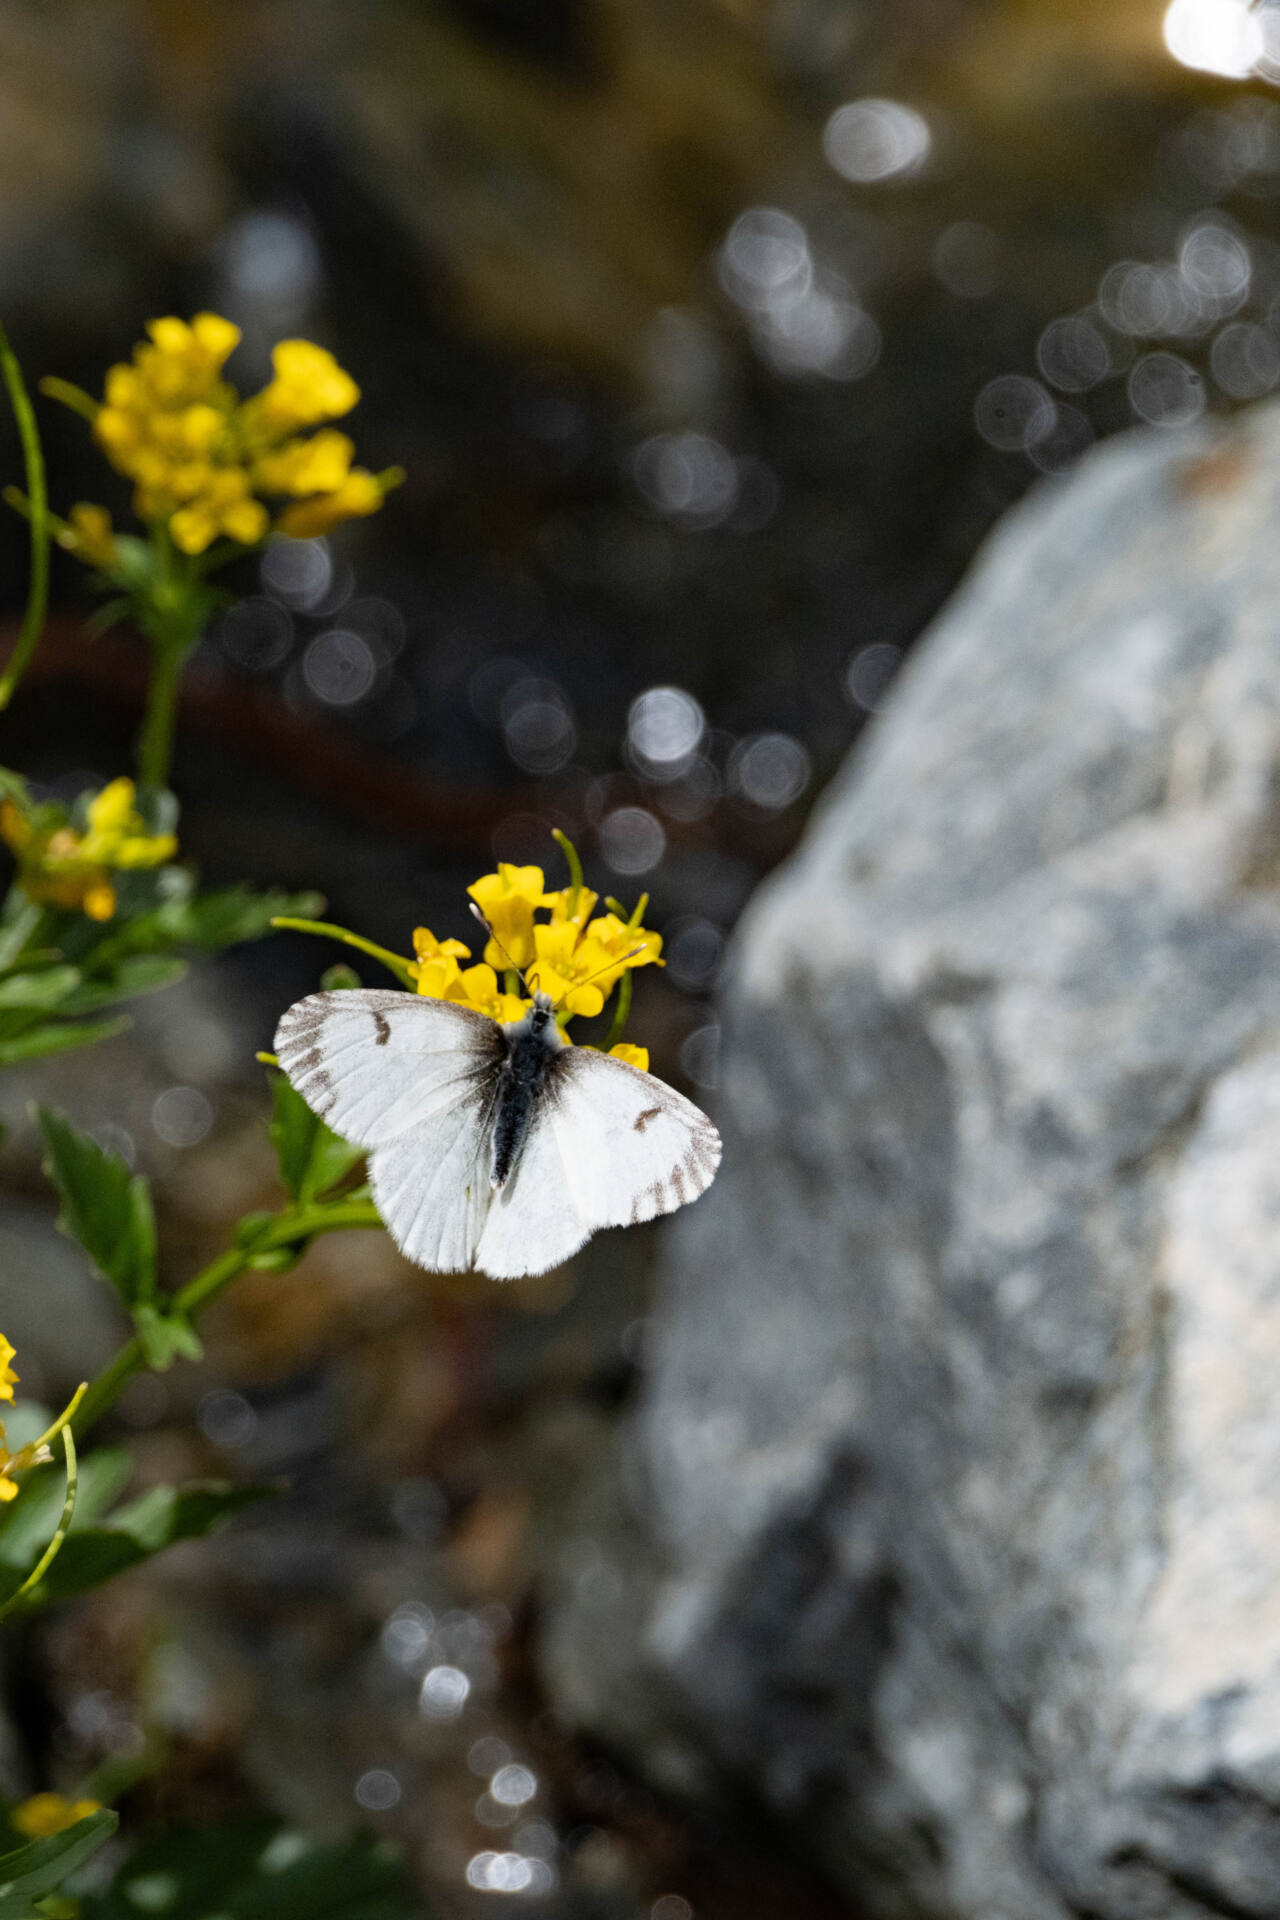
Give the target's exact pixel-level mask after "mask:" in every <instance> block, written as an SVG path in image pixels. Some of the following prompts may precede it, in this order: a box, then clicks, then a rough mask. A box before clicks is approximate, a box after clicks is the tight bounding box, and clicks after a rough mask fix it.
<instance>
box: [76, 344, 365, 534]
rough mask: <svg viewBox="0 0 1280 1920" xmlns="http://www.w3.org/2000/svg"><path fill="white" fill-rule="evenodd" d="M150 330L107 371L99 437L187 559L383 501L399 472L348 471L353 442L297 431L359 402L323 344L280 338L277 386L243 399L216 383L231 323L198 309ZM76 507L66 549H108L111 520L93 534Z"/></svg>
mask: <svg viewBox="0 0 1280 1920" xmlns="http://www.w3.org/2000/svg"><path fill="white" fill-rule="evenodd" d="M147 331H148V333H149V334H150V336H151V337H150V339H149V340H146V341H143V342H142V343H141V344H140V345H138V346H137V347H135V349H134V353H133V359H132V362H131V363H129V364H128V365H121V366H115V367H112V368H111V370H110V372H109V373H108V375H107V382H106V392H105V397H104V400H103V404H102V406H101V407H99V409H98V411H97V414H96V416H95V419H94V433H95V435H96V437H97V439H98V442H99V444H100V445H101V446H102V448H103V449H104V450H105V452H106V454H107V456H108V458H109V459H110V461H111V463H112V465H113V466H114V467H116V468H117V470H118V471H119V472H120V473H123V474H125V475H127V477H128V478H129V479H130V480H132V481H133V482H134V485H135V489H136V491H135V494H134V504H135V507H136V509H137V513H138V517H139V519H141V520H144V521H146V522H147V523H148V524H151V525H155V524H157V523H159V524H162V525H166V526H167V527H168V529H169V533H170V535H171V537H172V539H173V542H174V544H175V546H177V547H179V548H181V550H182V551H183V552H184V553H190V554H197V553H203V552H204V551H205V549H206V548H207V547H209V546H210V545H212V543H213V541H214V540H216V539H217V538H218V537H219V536H225V537H226V538H228V539H230V540H235V541H238V542H240V544H241V545H243V546H254V545H256V543H257V542H258V541H259V540H261V539H263V538H264V536H265V535H266V534H267V533H268V532H269V531H271V530H272V529H273V527H274V530H275V531H276V532H278V533H286V534H292V535H294V536H295V537H297V538H299V539H305V538H309V537H311V536H313V535H316V534H321V533H327V532H328V531H329V530H330V528H331V527H335V526H337V525H338V523H339V521H342V520H349V519H352V518H353V517H355V516H357V515H360V514H367V513H373V512H375V511H376V510H377V508H378V507H380V506H381V505H382V500H383V496H384V495H385V493H386V491H387V489H388V487H389V486H391V485H394V483H395V480H396V479H397V478H398V477H399V476H398V475H395V474H392V473H388V474H381V475H379V474H374V473H368V472H366V471H365V470H364V469H363V468H361V467H353V466H352V464H351V461H352V457H353V455H354V453H355V447H354V446H353V444H352V442H351V441H350V440H349V439H348V438H347V436H346V434H344V433H338V432H336V431H335V430H334V429H333V428H331V427H322V430H321V431H320V432H318V433H314V434H311V435H310V436H309V437H306V436H305V435H304V432H303V430H304V429H308V428H312V427H321V423H322V422H324V421H329V420H337V419H340V418H341V416H342V415H343V414H346V413H350V411H351V409H352V407H354V406H355V404H356V401H357V400H358V399H359V398H360V389H359V387H357V385H356V383H355V381H354V380H353V379H352V378H351V376H350V374H348V373H344V371H343V370H342V368H341V367H340V366H339V365H338V363H337V361H336V360H335V359H334V357H333V355H332V354H331V353H329V352H328V351H327V350H326V349H325V348H324V347H319V346H316V345H315V344H314V342H312V341H310V340H282V341H281V342H280V343H279V345H278V346H277V347H276V348H275V350H274V352H273V354H272V365H273V367H274V371H275V377H274V379H272V380H271V381H270V382H269V383H268V385H267V386H265V387H264V388H263V390H262V392H261V393H258V394H255V395H253V397H252V398H251V399H248V400H242V399H241V398H240V395H239V394H238V393H237V392H236V389H235V388H234V387H233V386H232V385H231V384H230V383H229V382H228V381H227V380H225V379H224V377H223V368H224V367H225V365H226V362H227V359H228V358H229V356H230V354H231V352H232V350H233V349H234V347H235V346H236V344H237V342H238V341H239V339H240V329H239V328H238V327H236V326H234V325H233V324H232V323H231V321H230V320H224V319H223V318H222V317H221V316H220V315H219V314H216V313H198V314H196V316H195V318H194V319H193V320H191V321H190V322H188V321H185V320H178V319H175V318H173V317H169V318H166V319H162V320H152V321H149V322H148V325H147ZM278 498H284V499H287V500H291V501H292V502H293V503H294V504H292V505H289V506H286V507H284V509H283V511H282V512H280V513H278V515H277V517H276V518H275V520H274V521H273V520H272V515H271V511H270V510H269V509H268V507H267V505H266V504H265V501H266V500H271V499H278ZM76 511H77V512H78V513H79V514H80V515H81V516H82V523H81V524H82V526H83V532H82V531H81V527H79V526H77V523H76V520H75V515H74V514H73V516H72V528H71V536H72V537H71V539H70V540H69V541H67V542H66V544H70V545H72V547H73V550H77V548H79V549H81V550H84V549H86V548H87V547H88V546H90V545H96V546H97V548H98V550H99V551H100V552H101V551H105V550H106V549H105V548H104V547H103V544H102V538H101V537H100V536H102V535H104V534H105V538H106V541H107V543H108V545H109V542H110V522H109V520H108V521H106V522H105V527H103V526H101V525H99V526H98V527H97V528H96V529H91V528H89V527H88V526H84V525H83V515H84V513H85V509H84V508H83V507H82V508H79V509H77V510H76ZM90 511H95V510H92V509H91V510H90ZM96 512H97V513H99V514H101V513H102V512H103V510H102V509H101V508H98V509H96ZM104 517H105V516H104ZM85 557H86V558H88V557H89V554H88V552H87V551H86V552H85ZM94 564H101V562H100V561H95V562H94Z"/></svg>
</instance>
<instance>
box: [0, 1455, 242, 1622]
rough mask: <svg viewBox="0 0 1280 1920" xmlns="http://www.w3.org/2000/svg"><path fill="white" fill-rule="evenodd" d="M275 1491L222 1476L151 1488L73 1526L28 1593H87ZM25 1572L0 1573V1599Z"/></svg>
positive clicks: (42, 1599)
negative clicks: (97, 1519)
mask: <svg viewBox="0 0 1280 1920" xmlns="http://www.w3.org/2000/svg"><path fill="white" fill-rule="evenodd" d="M279 1491H280V1488H279V1486H272V1485H266V1486H241V1487H233V1486H231V1485H230V1484H229V1483H228V1482H226V1481H223V1480H193V1481H190V1482H189V1483H188V1484H187V1485H186V1486H185V1487H152V1488H151V1490H150V1492H148V1493H144V1494H143V1495H142V1497H141V1498H140V1499H138V1500H134V1501H132V1502H130V1504H129V1505H128V1506H124V1507H119V1508H117V1510H116V1511H115V1513H113V1514H111V1515H109V1516H108V1518H107V1519H106V1520H104V1521H103V1522H102V1523H101V1524H100V1525H97V1526H89V1527H77V1526H74V1525H73V1526H72V1528H71V1530H70V1532H69V1533H68V1534H67V1537H66V1539H65V1540H64V1542H63V1544H62V1551H61V1553H60V1554H59V1555H58V1557H57V1559H56V1560H55V1561H54V1562H53V1564H52V1566H51V1567H50V1568H49V1571H48V1573H47V1574H46V1575H45V1577H44V1579H43V1580H42V1581H41V1582H40V1584H39V1586H38V1587H37V1588H36V1589H35V1591H34V1593H33V1594H32V1596H31V1598H32V1604H33V1605H36V1606H47V1605H48V1604H50V1603H51V1602H52V1601H55V1600H66V1599H69V1598H70V1597H71V1595H72V1594H77V1593H87V1592H88V1590H89V1589H90V1588H91V1587H99V1586H101V1585H102V1584H103V1582H104V1581H106V1580H114V1579H115V1578H116V1576H117V1575H118V1574H121V1573H126V1572H128V1570H129V1568H130V1567H136V1566H138V1565H139V1564H140V1562H141V1561H143V1560H150V1559H151V1558H152V1557H153V1555H155V1554H157V1553H163V1551H164V1549H165V1548H166V1547H171V1546H173V1545H174V1544H175V1542H176V1541H179V1540H198V1539H202V1538H203V1537H204V1536H205V1535H206V1534H209V1533H212V1532H213V1531H214V1529H215V1528H216V1527H219V1526H221V1525H222V1523H223V1521H224V1520H228V1519H229V1518H230V1517H231V1515H232V1514H233V1513H236V1512H238V1511H239V1509H240V1508H241V1507H244V1506H247V1505H248V1504H249V1503H250V1501H253V1500H261V1499H264V1498H265V1497H266V1496H267V1495H268V1494H274V1493H278V1492H279ZM42 1544H43V1543H42ZM33 1562H34V1556H33ZM26 1571H27V1569H25V1568H24V1569H21V1570H15V1572H14V1573H13V1574H12V1575H10V1576H9V1578H8V1579H6V1578H5V1576H4V1574H3V1573H0V1599H3V1598H5V1597H7V1595H8V1594H9V1593H12V1592H13V1591H15V1590H16V1588H17V1587H18V1586H20V1585H21V1583H22V1580H23V1579H24V1578H25V1577H26ZM23 1604H25V1602H24V1603H23Z"/></svg>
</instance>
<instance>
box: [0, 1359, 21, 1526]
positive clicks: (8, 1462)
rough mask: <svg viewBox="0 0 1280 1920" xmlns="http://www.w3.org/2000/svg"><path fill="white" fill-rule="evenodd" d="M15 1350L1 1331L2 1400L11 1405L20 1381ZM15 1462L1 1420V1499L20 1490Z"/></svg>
mask: <svg viewBox="0 0 1280 1920" xmlns="http://www.w3.org/2000/svg"><path fill="white" fill-rule="evenodd" d="M15 1351H16V1349H15V1348H14V1346H13V1343H12V1342H11V1341H9V1340H6V1339H5V1337H4V1335H3V1334H2V1333H0V1400H7V1401H8V1402H9V1405H10V1406H12V1405H13V1389H14V1387H15V1386H16V1385H17V1382H18V1376H17V1374H16V1373H15V1372H14V1370H13V1356H14V1353H15ZM15 1464H16V1459H15V1456H14V1455H12V1454H11V1453H10V1452H9V1450H8V1448H7V1446H6V1445H5V1431H4V1425H3V1423H2V1422H0V1501H3V1500H12V1499H13V1497H14V1495H15V1494H16V1493H17V1491H18V1483H17V1481H16V1480H15V1479H14V1478H13V1477H12V1475H11V1474H10V1473H9V1468H10V1466H12V1465H15Z"/></svg>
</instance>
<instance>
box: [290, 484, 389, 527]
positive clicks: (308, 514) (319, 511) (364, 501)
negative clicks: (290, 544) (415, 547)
mask: <svg viewBox="0 0 1280 1920" xmlns="http://www.w3.org/2000/svg"><path fill="white" fill-rule="evenodd" d="M385 494H386V488H385V486H384V485H383V483H382V481H381V480H380V479H379V478H378V476H377V474H376V473H366V472H365V470H364V468H363V467H353V468H352V470H351V472H350V473H349V474H348V475H347V477H346V479H345V480H344V481H343V482H342V485H341V486H339V487H335V488H334V490H333V492H332V493H317V494H314V495H313V496H312V498H311V499H310V500H300V501H299V502H298V504H297V506H295V507H286V508H285V510H284V512H283V513H282V514H281V515H280V518H279V520H278V521H277V522H276V526H277V528H278V530H279V531H280V532H281V533H287V534H288V535H289V537H290V538H291V539H293V540H315V539H318V538H319V536H320V535H321V534H322V533H331V532H332V531H333V529H334V528H335V527H336V526H338V525H339V524H340V523H341V522H342V521H343V520H359V519H362V518H363V516H364V515H365V514H367V513H376V512H377V511H378V508H379V507H380V506H381V505H382V502H383V499H384V497H385Z"/></svg>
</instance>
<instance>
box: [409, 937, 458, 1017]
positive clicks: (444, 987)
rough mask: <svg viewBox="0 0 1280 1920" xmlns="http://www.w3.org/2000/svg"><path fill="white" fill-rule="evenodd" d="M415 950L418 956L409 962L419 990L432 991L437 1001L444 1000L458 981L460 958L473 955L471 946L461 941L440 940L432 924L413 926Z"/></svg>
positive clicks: (422, 991)
mask: <svg viewBox="0 0 1280 1920" xmlns="http://www.w3.org/2000/svg"><path fill="white" fill-rule="evenodd" d="M413 951H414V953H415V954H416V955H417V959H416V961H415V962H413V963H412V964H411V965H410V967H409V972H410V974H411V976H412V978H413V980H414V981H415V983H416V985H417V989H418V992H419V993H426V994H429V995H430V996H431V998H432V999H434V1000H443V999H444V997H445V995H446V993H448V991H449V989H450V987H451V986H452V985H453V984H454V982H455V981H456V980H457V978H458V973H459V968H458V961H459V960H460V959H461V960H468V959H470V957H471V949H470V947H466V946H464V945H463V944H462V942H461V940H437V939H436V937H435V935H434V933H432V931H431V929H430V927H415V928H414V930H413Z"/></svg>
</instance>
